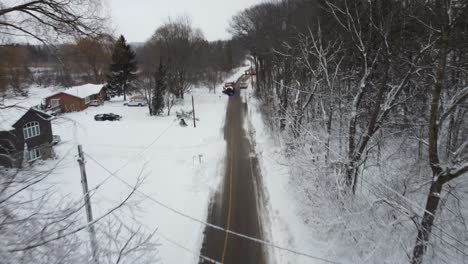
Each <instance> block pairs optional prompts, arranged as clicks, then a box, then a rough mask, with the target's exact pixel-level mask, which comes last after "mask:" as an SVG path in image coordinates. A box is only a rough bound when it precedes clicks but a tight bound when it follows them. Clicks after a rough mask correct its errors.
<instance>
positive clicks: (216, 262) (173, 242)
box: [99, 194, 223, 264]
mask: <svg viewBox="0 0 468 264" xmlns="http://www.w3.org/2000/svg"><path fill="white" fill-rule="evenodd" d="M99 196H101V198H102V199H105V200H107V201H109V202H112V201H110V200H109V199H107V198H106V197H105V196H103V195H101V194H99ZM132 220H133V221H135V222H136V223H137V224H138V225H140V226H142V227H144V228H146V229H147V230H149V231H151V230H152V229H151V228H149V227H148V226H147V225H146V224H143V223H142V222H140V221H138V220H137V219H135V218H132ZM155 232H156V234H158V235H159V236H160V237H162V238H163V239H164V240H166V241H167V242H169V243H171V244H173V245H174V246H176V247H178V248H180V249H182V250H184V251H186V252H188V253H190V254H192V255H194V256H196V257H198V259H203V260H206V261H208V262H210V263H213V264H223V263H221V262H219V261H217V260H215V259H213V258H210V257H207V256H205V255H203V254H200V253H197V252H194V251H193V250H190V249H189V248H187V247H186V246H184V245H182V244H180V243H179V242H177V241H175V240H174V239H171V238H169V237H168V236H166V235H164V234H163V233H161V232H160V231H159V230H158V229H157V230H156V231H155Z"/></svg>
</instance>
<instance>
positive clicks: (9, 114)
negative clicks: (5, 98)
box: [0, 106, 52, 131]
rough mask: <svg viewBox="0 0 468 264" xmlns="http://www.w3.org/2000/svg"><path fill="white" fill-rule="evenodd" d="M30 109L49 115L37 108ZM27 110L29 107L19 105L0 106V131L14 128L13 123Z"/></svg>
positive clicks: (45, 115)
mask: <svg viewBox="0 0 468 264" xmlns="http://www.w3.org/2000/svg"><path fill="white" fill-rule="evenodd" d="M31 109H32V110H34V111H36V112H38V113H41V114H42V115H44V117H51V118H52V116H50V115H49V114H47V113H45V112H42V111H40V110H38V109H34V108H31ZM28 111H29V108H25V107H21V106H9V107H3V106H0V131H10V130H12V129H14V127H13V125H14V124H15V123H16V122H17V121H18V120H19V119H20V118H21V117H23V115H24V114H26V113H27V112H28Z"/></svg>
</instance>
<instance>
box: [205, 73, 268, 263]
mask: <svg viewBox="0 0 468 264" xmlns="http://www.w3.org/2000/svg"><path fill="white" fill-rule="evenodd" d="M242 79H245V77H241V78H240V79H239V80H238V82H237V84H239V82H240V81H241V80H242ZM236 86H238V85H236ZM239 91H241V92H242V93H244V91H243V90H239V89H238V87H236V94H235V95H234V96H233V97H231V98H229V103H228V107H227V112H226V122H225V127H224V137H225V139H226V141H227V155H226V160H225V175H224V180H223V183H222V185H221V190H219V191H218V192H217V193H216V194H215V196H214V197H213V198H212V203H211V206H210V208H209V210H210V211H209V212H208V219H207V221H208V222H209V223H212V224H215V225H218V226H222V227H224V228H225V229H228V230H231V231H234V232H238V233H242V234H245V235H248V236H251V237H255V238H260V239H262V230H263V229H262V226H261V220H260V217H259V213H258V202H259V200H261V199H260V198H259V195H258V194H259V193H260V188H259V186H261V175H260V173H259V169H258V162H257V159H256V157H255V155H253V153H254V150H253V147H252V146H251V144H250V142H249V140H248V138H247V133H246V131H245V130H244V128H243V124H244V118H245V115H246V113H247V104H246V103H242V100H241V97H240V92H239ZM204 234H205V237H204V240H203V245H202V249H201V254H202V255H204V256H207V257H209V258H211V259H213V260H216V261H219V262H221V263H225V264H264V263H266V257H265V252H264V248H263V246H262V245H261V244H258V243H256V242H253V241H250V240H247V239H245V238H240V237H237V236H235V235H232V234H228V233H226V232H225V231H221V230H215V229H213V228H210V227H206V229H205V232H204ZM200 263H203V264H204V263H212V262H209V261H206V260H200Z"/></svg>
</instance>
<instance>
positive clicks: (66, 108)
mask: <svg viewBox="0 0 468 264" xmlns="http://www.w3.org/2000/svg"><path fill="white" fill-rule="evenodd" d="M51 99H60V110H61V111H62V112H63V113H67V112H75V111H83V110H84V109H86V108H88V105H87V104H85V102H84V99H81V98H79V97H75V96H73V95H69V94H66V93H58V94H55V95H52V96H50V97H47V98H46V105H47V106H50V105H51Z"/></svg>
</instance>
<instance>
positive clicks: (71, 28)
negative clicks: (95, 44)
mask: <svg viewBox="0 0 468 264" xmlns="http://www.w3.org/2000/svg"><path fill="white" fill-rule="evenodd" d="M101 9H102V8H101V1H99V0H67V1H59V0H34V1H32V0H21V1H6V2H3V3H2V4H1V5H0V33H1V34H2V35H8V36H11V37H12V38H18V37H26V38H34V39H36V40H38V41H40V42H42V43H50V42H53V41H54V40H55V38H56V37H70V36H78V35H85V36H97V35H98V34H99V33H100V32H102V31H103V30H104V29H105V26H104V22H105V20H104V19H103V14H102V13H101Z"/></svg>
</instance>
